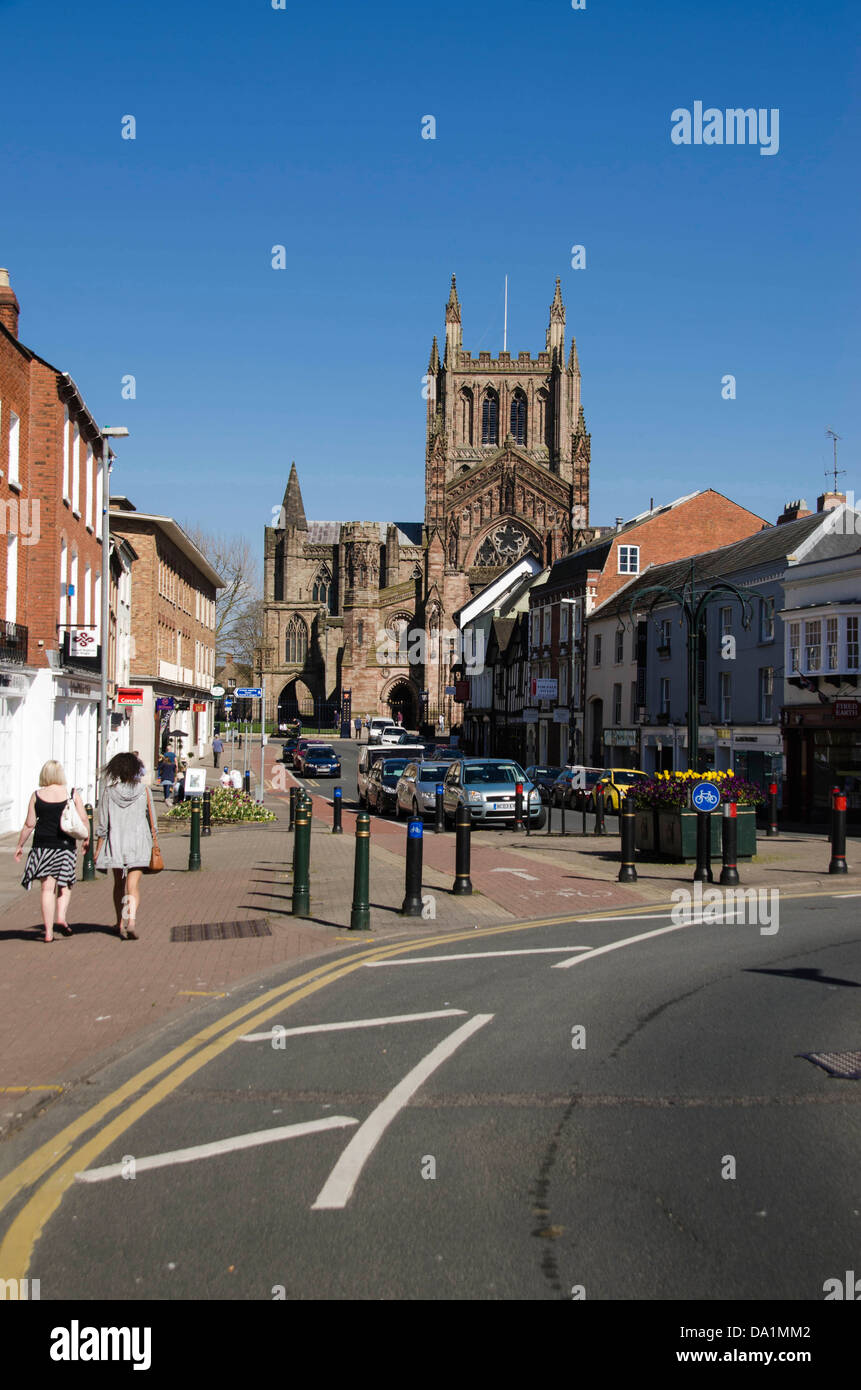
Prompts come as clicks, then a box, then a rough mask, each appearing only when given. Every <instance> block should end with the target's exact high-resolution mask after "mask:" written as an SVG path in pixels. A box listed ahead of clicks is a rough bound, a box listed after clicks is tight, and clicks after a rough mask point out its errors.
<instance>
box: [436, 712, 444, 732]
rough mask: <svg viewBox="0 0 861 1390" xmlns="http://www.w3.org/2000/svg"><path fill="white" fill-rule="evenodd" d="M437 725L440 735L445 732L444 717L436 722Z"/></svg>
mask: <svg viewBox="0 0 861 1390" xmlns="http://www.w3.org/2000/svg"><path fill="white" fill-rule="evenodd" d="M436 724H437V728H438V729H439V731H440V733H442V732H443V730H444V728H445V720H444V718H443V716H442V715H440V717H439V719H438V720H437V721H436Z"/></svg>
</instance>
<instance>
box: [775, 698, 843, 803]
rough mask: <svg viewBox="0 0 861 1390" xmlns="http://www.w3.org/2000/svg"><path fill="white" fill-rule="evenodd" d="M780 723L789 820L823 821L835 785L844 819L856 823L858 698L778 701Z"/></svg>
mask: <svg viewBox="0 0 861 1390" xmlns="http://www.w3.org/2000/svg"><path fill="white" fill-rule="evenodd" d="M781 724H782V726H783V741H784V750H785V754H786V763H785V767H786V773H785V785H784V795H783V799H784V804H785V806H786V808H787V815H788V816H789V818H790V820H793V821H801V822H805V821H811V822H815V823H819V824H821V823H822V822H825V821H827V819H828V817H829V815H830V813H831V793H832V789H833V788H834V787H839V788H840V790H841V791H842V792H844V793H845V795H846V809H847V818H848V820H849V822H850V823H852V824H856V825H857V824H858V823H859V822H861V701H859V700H855V699H849V700H832V701H831V702H830V703H829V704H827V705H801V704H798V705H784V707H783V709H782V710H781Z"/></svg>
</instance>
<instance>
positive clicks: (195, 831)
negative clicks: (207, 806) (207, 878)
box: [188, 796, 200, 869]
mask: <svg viewBox="0 0 861 1390" xmlns="http://www.w3.org/2000/svg"><path fill="white" fill-rule="evenodd" d="M188 867H189V869H199V868H200V797H199V796H194V797H192V798H191V842H190V844H189V846H188Z"/></svg>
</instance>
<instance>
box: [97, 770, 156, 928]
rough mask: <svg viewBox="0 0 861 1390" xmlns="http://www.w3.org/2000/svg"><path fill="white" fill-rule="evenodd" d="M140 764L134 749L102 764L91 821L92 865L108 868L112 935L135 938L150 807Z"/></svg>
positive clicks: (149, 837) (148, 840)
mask: <svg viewBox="0 0 861 1390" xmlns="http://www.w3.org/2000/svg"><path fill="white" fill-rule="evenodd" d="M142 775H143V765H142V763H141V760H140V758H138V757H137V756H136V755H135V754H134V753H117V755H116V757H114V758H111V760H110V762H109V763H108V765H107V767H106V768H105V790H104V793H103V795H102V798H101V800H100V802H99V814H98V820H97V821H96V852H95V859H96V868H97V869H101V870H103V871H104V872H107V870H108V869H113V871H114V911H115V912H116V915H117V927H116V930H117V935H118V936H119V937H120V940H122V941H137V939H138V934H137V931H136V929H135V923H136V921H137V914H138V907H139V906H140V884H141V874H142V872H143V870H144V869H146V868H147V867H148V866H149V861H150V855H151V854H152V831H151V830H150V825H151V824H152V825H154V824H155V823H156V820H155V811H154V809H153V805H152V800H151V798H150V794H149V791H148V789H147V787H146V785H145V784H144V783H143V782H142V781H141V777H142Z"/></svg>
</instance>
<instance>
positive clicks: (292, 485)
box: [281, 463, 308, 531]
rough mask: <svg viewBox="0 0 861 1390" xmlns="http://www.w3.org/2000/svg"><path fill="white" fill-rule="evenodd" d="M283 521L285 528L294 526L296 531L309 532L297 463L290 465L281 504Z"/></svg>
mask: <svg viewBox="0 0 861 1390" xmlns="http://www.w3.org/2000/svg"><path fill="white" fill-rule="evenodd" d="M281 519H282V523H283V525H284V526H292V527H293V529H294V530H296V531H307V530H308V523H307V521H306V520H305V507H304V506H303V503H302V489H301V488H300V486H299V474H298V473H297V472H296V464H295V463H291V465H290V477H289V478H288V479H287V486H286V488H285V489H284V501H283V502H282V503H281Z"/></svg>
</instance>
